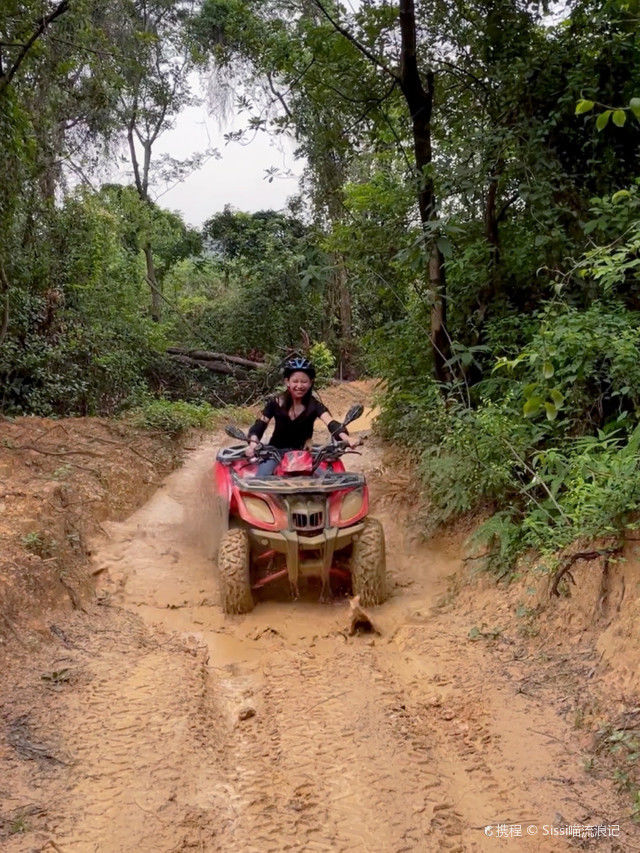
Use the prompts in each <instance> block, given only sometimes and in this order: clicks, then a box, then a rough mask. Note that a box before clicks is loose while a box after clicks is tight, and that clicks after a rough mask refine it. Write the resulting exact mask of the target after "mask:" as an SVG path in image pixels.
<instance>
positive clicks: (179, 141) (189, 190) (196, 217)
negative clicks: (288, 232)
mask: <svg viewBox="0 0 640 853" xmlns="http://www.w3.org/2000/svg"><path fill="white" fill-rule="evenodd" d="M247 118H248V117H247V115H246V114H244V115H243V116H240V117H238V118H235V119H234V117H230V119H229V122H228V124H226V125H225V126H224V127H222V128H220V127H218V123H217V121H216V120H215V119H214V118H212V117H211V116H210V115H208V112H207V107H206V106H205V105H204V104H203V105H202V106H200V107H189V108H188V109H186V110H184V111H183V113H181V115H180V117H179V119H178V121H177V122H176V126H175V128H174V129H173V130H170V131H167V132H166V133H164V134H163V135H162V136H161V137H160V138H159V139H158V141H157V143H156V145H155V146H154V154H156V153H157V154H158V155H159V154H162V153H167V154H170V155H171V156H172V157H175V158H186V157H188V156H190V155H191V154H194V153H196V152H201V151H204V150H206V149H207V148H210V147H213V148H217V149H218V150H219V152H220V154H221V158H220V159H215V158H211V159H209V160H208V161H206V162H205V163H204V164H203V166H202V167H201V168H200V169H198V170H197V171H195V172H193V173H192V174H191V175H190V176H189V177H188V178H187V179H186V180H185V181H184V182H182V183H181V184H178V185H177V186H175V187H173V188H172V189H171V190H169V191H168V192H165V193H164V194H162V195H159V196H158V198H157V201H158V204H160V205H161V206H162V207H166V208H168V209H169V210H177V211H179V212H180V213H181V214H182V216H183V217H184V219H185V220H186V221H187V222H188V223H189V224H190V225H201V224H202V223H203V222H204V220H205V219H207V218H208V217H210V216H211V215H212V214H213V213H215V212H217V211H219V210H222V208H223V207H224V206H225V204H231V205H233V206H234V207H236V208H238V209H239V210H246V211H255V210H265V209H267V208H273V209H274V210H280V209H281V208H283V207H284V205H285V204H286V201H287V198H288V197H289V196H291V195H294V194H295V193H296V192H297V190H298V179H299V177H300V174H301V172H302V169H303V165H304V164H303V161H301V160H296V159H295V158H294V156H293V151H294V148H295V145H294V142H293V140H291V139H289V138H287V137H281V136H279V137H273V138H272V137H270V136H268V135H267V134H265V133H260V134H258V135H257V136H255V138H254V139H253V140H252V141H251V142H250V143H248V144H241V143H239V142H229V143H226V142H225V140H224V134H225V133H228V132H229V131H231V130H234V129H238V128H241V127H244V126H245V125H246V122H247ZM273 167H275V168H277V169H279V170H280V171H281V172H282V173H287V172H292V173H293V174H291V175H289V176H285V174H282V175H281V176H277V177H274V178H273V180H272V182H271V183H269V181H268V179H267V177H265V170H267V169H271V168H273Z"/></svg>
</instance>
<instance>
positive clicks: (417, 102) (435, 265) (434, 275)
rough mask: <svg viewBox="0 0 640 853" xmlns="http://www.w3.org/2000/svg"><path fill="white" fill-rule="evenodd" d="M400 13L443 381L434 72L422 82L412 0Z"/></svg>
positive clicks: (405, 89) (437, 364) (446, 350)
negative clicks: (434, 162)
mask: <svg viewBox="0 0 640 853" xmlns="http://www.w3.org/2000/svg"><path fill="white" fill-rule="evenodd" d="M399 12H400V34H401V55H400V79H399V82H400V88H401V90H402V94H403V95H404V98H405V101H406V103H407V106H408V107H409V112H410V114H411V123H412V131H413V150H414V155H415V161H416V173H417V175H416V177H417V180H418V208H419V210H420V220H421V222H422V227H423V229H424V236H425V251H426V253H427V255H428V282H427V284H428V289H429V297H430V302H431V346H432V348H433V359H434V372H435V375H436V378H437V379H439V380H440V381H441V382H445V381H447V380H448V379H450V374H449V370H448V368H447V367H446V362H447V360H448V359H449V357H450V346H449V336H448V335H447V331H446V319H447V316H446V310H447V306H446V282H445V272H444V258H443V257H442V253H441V252H440V249H439V248H438V245H437V242H436V239H435V235H434V234H433V233H432V232H431V231H430V230H429V224H430V222H431V221H432V220H433V219H435V193H434V187H433V177H432V176H431V172H430V166H431V112H432V110H433V86H434V74H433V72H432V71H429V72H428V73H427V75H426V87H425V85H423V82H422V79H421V77H420V70H419V68H418V57H417V53H416V14H415V6H414V2H413V0H399Z"/></svg>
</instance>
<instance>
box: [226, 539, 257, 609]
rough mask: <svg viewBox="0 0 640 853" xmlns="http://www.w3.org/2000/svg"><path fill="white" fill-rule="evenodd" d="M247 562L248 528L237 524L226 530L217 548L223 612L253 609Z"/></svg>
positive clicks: (248, 561)
mask: <svg viewBox="0 0 640 853" xmlns="http://www.w3.org/2000/svg"><path fill="white" fill-rule="evenodd" d="M249 565H250V556H249V535H248V534H247V531H246V530H243V529H242V528H240V527H234V528H231V530H227V532H226V533H225V534H224V536H223V537H222V541H221V542H220V550H219V551H218V573H219V576H220V598H221V600H222V609H223V611H224V612H225V613H248V612H249V611H250V610H253V595H252V594H251V578H250V574H249Z"/></svg>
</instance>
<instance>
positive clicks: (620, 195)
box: [611, 190, 631, 204]
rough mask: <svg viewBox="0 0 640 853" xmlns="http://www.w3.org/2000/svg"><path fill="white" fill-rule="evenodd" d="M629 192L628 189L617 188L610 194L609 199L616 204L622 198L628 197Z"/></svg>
mask: <svg viewBox="0 0 640 853" xmlns="http://www.w3.org/2000/svg"><path fill="white" fill-rule="evenodd" d="M630 195H631V193H630V192H629V190H618V191H617V192H615V193H614V194H613V195H612V196H611V201H612V202H613V203H614V204H616V202H618V201H621V200H622V199H624V198H629V196H630Z"/></svg>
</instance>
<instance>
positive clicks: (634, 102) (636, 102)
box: [629, 98, 640, 119]
mask: <svg viewBox="0 0 640 853" xmlns="http://www.w3.org/2000/svg"><path fill="white" fill-rule="evenodd" d="M629 109H630V110H631V112H632V113H633V114H634V116H635V117H636V118H637V119H640V98H631V100H630V101H629Z"/></svg>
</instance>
